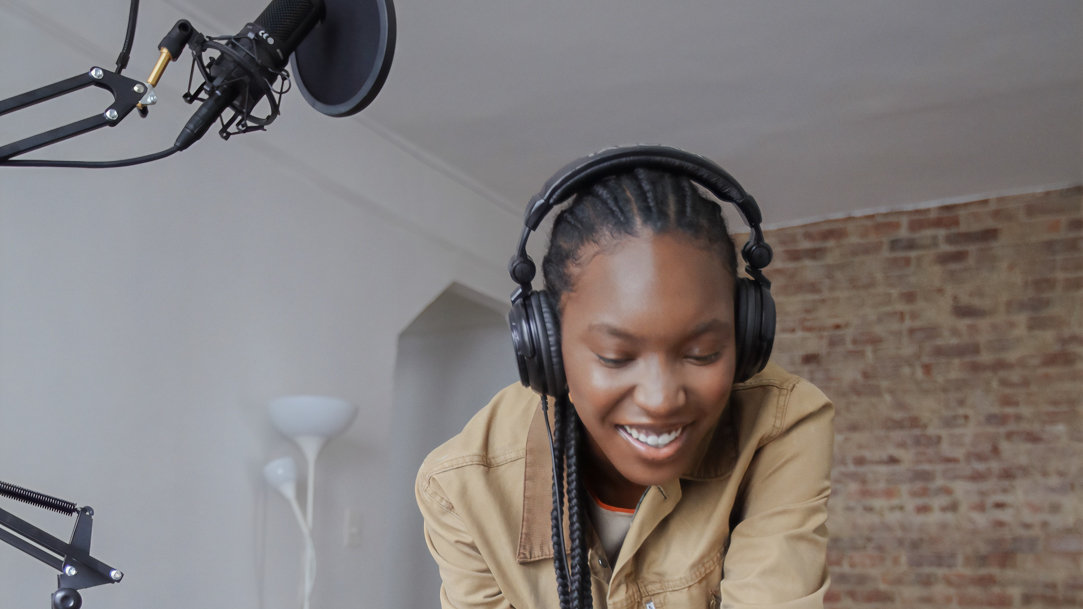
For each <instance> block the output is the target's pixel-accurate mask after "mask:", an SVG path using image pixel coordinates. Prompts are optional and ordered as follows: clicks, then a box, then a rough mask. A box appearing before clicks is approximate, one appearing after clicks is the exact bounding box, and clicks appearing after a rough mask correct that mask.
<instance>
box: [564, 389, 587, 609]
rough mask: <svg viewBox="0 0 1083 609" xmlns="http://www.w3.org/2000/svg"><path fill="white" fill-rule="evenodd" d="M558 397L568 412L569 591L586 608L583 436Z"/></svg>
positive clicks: (575, 418)
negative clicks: (570, 544)
mask: <svg viewBox="0 0 1083 609" xmlns="http://www.w3.org/2000/svg"><path fill="white" fill-rule="evenodd" d="M561 401H562V402H563V403H564V408H565V410H566V411H567V413H568V416H567V417H566V421H567V422H566V423H565V438H566V439H567V441H566V442H565V444H564V447H565V448H564V450H565V451H566V454H565V459H566V460H567V462H568V463H567V471H568V523H569V528H570V529H571V532H570V537H571V542H572V550H571V577H570V581H571V586H572V587H571V593H572V596H573V597H574V598H575V599H576V602H577V606H578V607H580V608H581V609H588V608H589V607H591V606H592V605H593V604H594V603H593V598H592V596H591V591H590V589H591V582H590V564H589V561H588V558H589V552H588V550H587V536H586V518H585V514H584V509H583V501H584V500H585V497H584V493H585V491H586V489H585V488H584V487H583V484H582V482H581V481H580V477H579V470H580V467H579V465H580V463H579V450H580V447H581V446H582V440H583V438H582V436H583V433H582V428H583V425H582V423H581V422H580V421H579V417H578V415H576V414H575V410H574V409H573V408H572V405H571V402H569V401H568V398H567V397H564V398H562V399H561Z"/></svg>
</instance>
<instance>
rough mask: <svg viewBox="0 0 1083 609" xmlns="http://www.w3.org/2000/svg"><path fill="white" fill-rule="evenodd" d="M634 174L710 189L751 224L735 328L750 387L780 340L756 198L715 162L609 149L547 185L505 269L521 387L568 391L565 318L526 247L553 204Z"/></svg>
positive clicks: (670, 151)
mask: <svg viewBox="0 0 1083 609" xmlns="http://www.w3.org/2000/svg"><path fill="white" fill-rule="evenodd" d="M637 168H644V169H654V170H658V171H664V172H667V173H672V174H677V175H680V176H683V177H686V178H688V179H689V180H691V181H692V182H693V183H695V184H698V185H700V186H702V187H703V188H705V189H706V190H707V191H708V192H709V193H711V194H712V195H714V196H715V197H716V198H718V199H719V200H722V201H729V202H731V203H733V204H734V205H736V206H737V209H738V210H739V211H740V212H741V217H742V218H743V219H744V221H745V224H747V225H748V227H749V229H750V231H749V237H748V242H747V243H745V245H744V247H743V248H741V257H742V258H744V260H745V263H746V266H745V272H746V273H748V275H749V277H750V278H745V277H740V278H738V279H737V287H736V290H735V302H734V322H735V331H736V333H737V336H736V342H737V367H736V374H735V375H734V380H735V381H738V382H739V381H744V380H747V379H748V378H749V377H751V376H752V375H754V374H756V373H757V372H759V371H760V370H763V367H764V366H765V365H767V360H768V358H770V356H771V345H772V344H773V343H774V340H775V301H774V299H773V298H771V282H770V281H768V280H767V278H766V277H764V275H763V272H762V269H763V268H764V267H766V266H767V265H768V264H770V262H771V258H772V252H771V246H769V245H768V244H767V242H766V241H764V239H763V230H762V229H761V228H760V222H762V216H761V215H760V208H759V206H757V205H756V200H755V199H754V198H752V195H750V194H748V193H747V192H745V190H744V189H743V188H741V185H740V184H738V183H737V181H736V180H734V179H733V177H731V176H730V175H729V174H728V173H726V171H725V170H724V169H722V168H721V167H719V166H718V165H716V164H714V163H712V162H711V161H709V160H707V159H705V158H703V157H701V156H698V155H695V154H691V153H688V152H685V151H683V150H678V149H676V148H669V147H666V146H631V147H625V148H610V149H607V150H603V151H601V152H598V153H595V154H592V155H590V156H587V157H583V158H581V159H578V160H576V161H573V162H572V163H570V164H568V165H567V166H565V167H564V168H563V169H561V170H560V171H559V172H557V173H556V175H554V176H553V177H551V178H549V180H548V181H547V182H546V183H545V186H544V187H543V188H542V190H541V192H539V193H538V194H536V195H534V198H532V199H531V200H530V203H529V204H527V208H526V219H525V221H524V227H523V234H522V236H521V237H520V239H519V248H518V250H517V251H516V253H515V255H514V256H512V259H511V262H510V263H509V264H508V271H509V272H510V273H511V278H512V280H514V281H515V283H517V284H519V288H518V289H516V290H515V292H514V293H513V294H512V296H511V311H510V312H509V313H508V325H510V326H511V340H512V343H513V345H514V347H515V359H516V361H517V362H518V364H519V380H521V381H522V383H523V384H524V385H526V386H527V387H530V388H532V389H534V390H535V391H537V392H538V393H541V394H544V395H549V396H553V397H559V396H561V395H563V394H564V393H565V392H567V390H568V383H567V380H566V378H565V376H564V360H563V358H562V357H561V352H560V319H559V318H558V315H557V308H556V306H555V304H556V303H554V302H552V299H551V298H550V296H549V294H548V293H546V291H545V290H542V291H540V292H535V291H534V290H533V289H531V287H530V282H531V281H532V280H533V279H534V274H535V272H536V270H537V267H536V266H535V264H534V261H533V260H531V258H530V256H528V255H527V253H526V241H527V238H528V237H529V236H530V233H531V232H533V231H535V230H537V228H538V226H539V225H540V224H541V221H542V219H543V218H544V217H545V215H546V214H547V213H549V211H550V210H551V209H553V207H555V206H556V205H558V204H560V203H562V202H563V201H565V200H567V199H568V198H570V197H572V196H574V195H575V194H577V193H578V192H579V191H581V190H583V189H584V188H586V187H587V186H590V185H591V184H593V183H595V182H597V181H599V180H601V179H602V178H605V177H609V176H612V175H617V174H621V173H625V172H628V171H631V170H633V169H637Z"/></svg>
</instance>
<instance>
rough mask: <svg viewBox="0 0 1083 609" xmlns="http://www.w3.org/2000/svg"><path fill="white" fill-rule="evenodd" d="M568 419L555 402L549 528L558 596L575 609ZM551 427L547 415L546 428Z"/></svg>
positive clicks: (563, 606) (565, 606) (562, 604)
mask: <svg viewBox="0 0 1083 609" xmlns="http://www.w3.org/2000/svg"><path fill="white" fill-rule="evenodd" d="M547 404H548V399H547V398H546V396H544V395H543V396H542V408H543V410H546V409H547V408H546V406H547ZM566 418H568V414H567V408H564V407H563V406H562V404H561V400H559V399H558V400H556V403H554V404H553V427H552V429H551V430H550V441H551V442H552V448H553V510H552V511H551V512H550V515H549V529H550V531H551V535H552V542H553V569H554V570H555V571H556V574H557V596H558V597H559V598H560V607H561V609H572V607H573V605H572V598H571V593H570V588H569V585H570V581H569V579H568V563H567V562H566V558H567V555H566V554H565V552H564V535H563V530H564V516H563V511H564V510H563V505H564V459H563V455H564V451H565V450H566V449H565V447H564V445H565V433H564V429H563V427H564V420H565V419H566ZM548 424H549V419H548V416H546V425H548Z"/></svg>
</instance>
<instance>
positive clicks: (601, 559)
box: [598, 558, 609, 569]
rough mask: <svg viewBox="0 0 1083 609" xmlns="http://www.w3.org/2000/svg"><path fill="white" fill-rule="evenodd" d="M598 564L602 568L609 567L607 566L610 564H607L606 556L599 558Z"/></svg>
mask: <svg viewBox="0 0 1083 609" xmlns="http://www.w3.org/2000/svg"><path fill="white" fill-rule="evenodd" d="M598 566H599V567H601V568H603V569H605V568H607V567H608V566H609V565H607V564H605V559H604V558H599V559H598Z"/></svg>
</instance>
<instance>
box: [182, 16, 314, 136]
mask: <svg viewBox="0 0 1083 609" xmlns="http://www.w3.org/2000/svg"><path fill="white" fill-rule="evenodd" d="M323 13H324V6H323V0H271V3H270V4H268V5H267V8H265V9H264V10H263V12H262V13H260V15H259V17H257V18H256V20H255V21H254V22H252V23H249V24H247V25H245V26H244V28H243V29H241V31H240V32H239V33H238V34H237V35H236V36H234V37H233V38H232V39H230V40H229V41H228V42H227V43H226V45H225V47H224V48H225V50H224V51H223V52H222V53H221V54H220V55H219V56H218V57H217V58H215V60H214V61H213V62H212V63H211V64H210V67H209V69H208V81H207V82H206V83H205V85H204V86H205V87H206V88H207V90H208V99H207V100H206V101H204V102H203V104H202V105H201V106H200V107H199V108H197V109H196V111H195V113H194V114H192V118H190V119H188V123H187V124H186V125H185V126H184V128H183V129H182V130H181V132H180V135H178V136H177V140H176V142H175V143H174V144H173V146H174V148H176V149H177V150H184V149H185V148H187V147H189V146H191V145H192V144H193V143H195V142H196V141H197V140H199V138H201V137H203V135H204V134H205V133H206V132H207V130H208V129H210V127H211V125H213V124H214V121H215V120H217V119H218V117H219V116H220V115H221V114H222V113H223V112H225V111H226V109H228V108H231V107H232V108H233V109H234V110H235V111H236V112H238V113H239V114H241V115H247V114H248V113H250V112H251V111H252V109H253V108H254V107H255V106H256V104H257V103H259V101H260V100H261V99H263V96H264V95H266V93H267V92H268V91H269V88H270V84H271V83H273V82H274V80H275V79H276V78H277V77H278V74H279V72H281V71H282V69H283V68H285V67H286V64H287V63H289V58H290V55H291V54H292V53H293V52H294V51H295V50H296V49H297V47H298V45H300V44H301V41H303V40H304V38H305V36H307V35H308V33H309V32H311V31H312V28H313V27H315V26H316V24H317V23H318V22H319V21H320V19H322V18H323Z"/></svg>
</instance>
